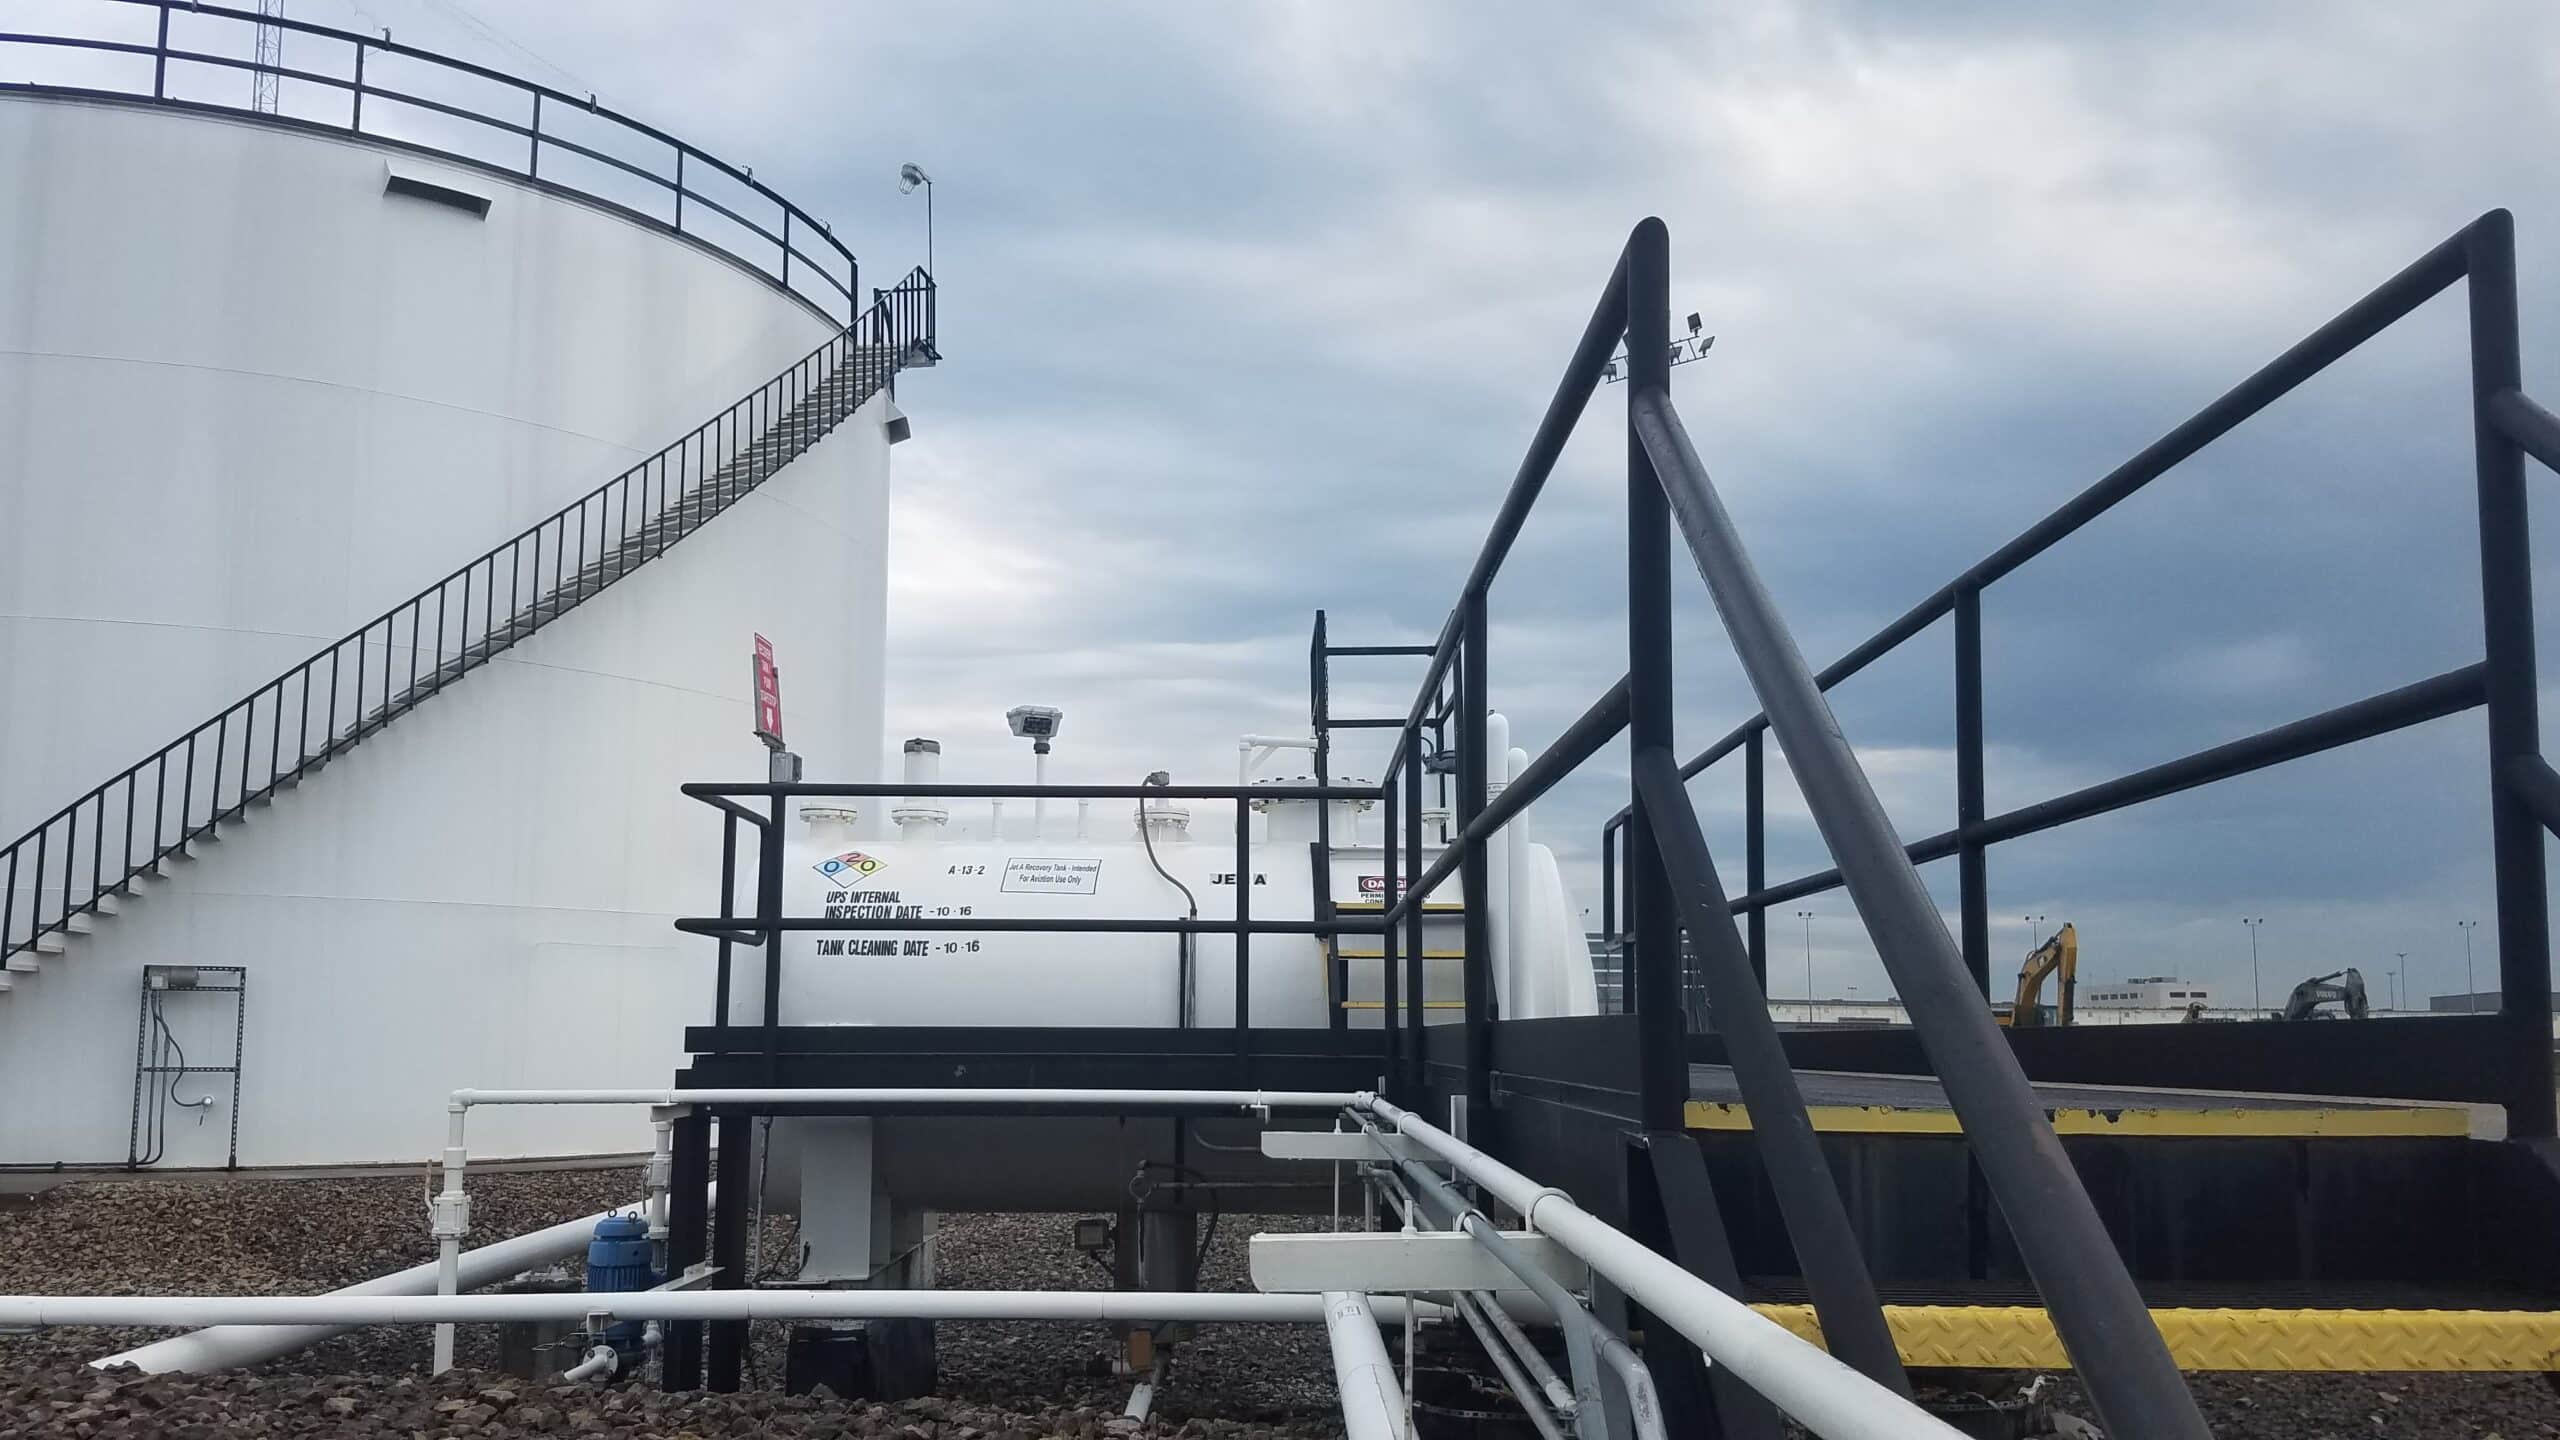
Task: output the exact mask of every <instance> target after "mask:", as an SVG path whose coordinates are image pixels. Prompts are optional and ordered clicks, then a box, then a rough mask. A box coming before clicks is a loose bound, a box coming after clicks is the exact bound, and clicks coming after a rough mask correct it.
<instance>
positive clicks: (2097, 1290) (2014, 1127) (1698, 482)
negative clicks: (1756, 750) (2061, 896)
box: [1628, 266, 2549, 1440]
mask: <svg viewBox="0 0 2560 1440" xmlns="http://www.w3.org/2000/svg"><path fill="white" fill-rule="evenodd" d="M1630 270H1631V272H1632V270H1633V267H1632V266H1631V267H1630ZM1628 307H1629V310H1630V312H1631V313H1637V314H1640V313H1642V310H1641V307H1639V306H1638V304H1637V302H1636V300H1635V299H1634V298H1633V297H1630V298H1629V301H1628ZM1631 355H1632V352H1631ZM1628 389H1629V390H1630V392H1632V393H1631V394H1630V395H1629V397H1628V404H1629V407H1630V409H1631V411H1632V413H1633V421H1634V426H1635V429H1636V430H1637V432H1638V434H1639V436H1640V438H1641V440H1642V443H1643V448H1644V450H1645V451H1646V453H1647V454H1649V455H1650V456H1651V458H1652V462H1653V466H1654V468H1655V470H1656V472H1657V473H1658V474H1659V475H1660V477H1661V483H1662V487H1663V490H1664V492H1665V493H1666V494H1667V495H1668V496H1669V497H1670V502H1671V509H1672V511H1673V512H1674V513H1675V514H1677V516H1678V518H1679V527H1680V531H1681V534H1682V536H1683V537H1684V538H1685V539H1686V540H1687V542H1688V545H1689V550H1690V554H1691V555H1692V557H1693V558H1694V559H1695V560H1696V561H1697V565H1698V572H1699V574H1700V575H1701V576H1702V577H1704V579H1705V580H1706V582H1707V588H1708V590H1709V592H1710V593H1711V594H1712V595H1713V596H1714V599H1715V604H1716V610H1717V613H1718V614H1720V615H1721V616H1722V617H1723V619H1724V624H1725V630H1726V633H1727V634H1728V635H1730V636H1731V637H1732V640H1733V645H1734V651H1735V653H1736V655H1737V656H1739V658H1740V659H1741V661H1742V668H1743V672H1744V674H1746V675H1748V676H1749V677H1750V680H1751V685H1752V689H1753V690H1754V692H1756V693H1757V694H1758V696H1759V698H1760V703H1761V706H1762V708H1763V710H1764V711H1765V712H1766V713H1767V714H1768V716H1769V724H1770V728H1771V729H1772V730H1774V731H1775V732H1776V733H1777V736H1778V743H1779V744H1780V745H1781V746H1782V747H1784V749H1785V751H1786V755H1787V762H1788V765H1789V766H1790V768H1792V769H1793V770H1794V772H1795V776H1796V783H1797V785H1798V786H1799V787H1801V788H1802V790H1803V791H1804V796H1805V802H1806V806H1807V808H1808V809H1810V810H1811V811H1812V812H1813V818H1814V823H1815V825H1816V827H1817V828H1818V829H1819V830H1820V831H1821V833H1822V838H1823V841H1824V843H1826V844H1827V845H1829V846H1830V849H1831V853H1832V855H1833V856H1834V857H1835V858H1837V859H1838V860H1839V862H1840V871H1841V874H1842V876H1843V877H1844V879H1845V881H1846V883H1847V885H1848V888H1849V893H1850V898H1851V899H1852V900H1853V901H1854V902H1855V903H1856V905H1857V907H1858V913H1859V915H1860V917H1861V918H1862V919H1863V920H1864V921H1865V923H1866V928H1867V933H1868V935H1869V936H1870V937H1872V938H1873V939H1874V941H1875V945H1876V949H1877V952H1878V954H1879V955H1880V956H1881V957H1882V959H1883V960H1884V964H1885V969H1886V970H1887V971H1888V972H1889V973H1890V974H1891V975H1892V977H1893V981H1894V986H1895V988H1896V990H1897V991H1898V992H1899V993H1900V995H1901V998H1902V1003H1903V1005H1904V1007H1905V1008H1906V1009H1908V1010H1909V1011H1910V1013H1911V1018H1912V1023H1913V1025H1914V1026H1915V1027H1916V1028H1917V1029H1918V1030H1919V1032H1920V1035H1921V1037H1922V1040H1923V1043H1925V1044H1926V1045H1927V1047H1928V1051H1929V1058H1930V1060H1931V1061H1932V1062H1934V1064H1935V1065H1936V1067H1937V1070H1938V1076H1939V1079H1940V1081H1941V1083H1943V1084H1944V1085H1945V1087H1946V1091H1947V1097H1948V1099H1949V1101H1950V1102H1951V1103H1952V1104H1953V1105H1954V1107H1955V1110H1956V1113H1957V1114H1958V1115H1960V1116H1962V1117H1963V1120H1964V1126H1965V1134H1966V1137H1967V1138H1968V1140H1969V1141H1970V1142H1971V1144H1972V1146H1973V1149H1974V1153H1975V1154H1976V1155H1977V1156H1979V1157H1980V1159H1981V1161H1982V1172H1983V1174H1984V1176H1985V1177H1987V1178H1988V1180H1989V1182H1990V1185H1991V1190H1992V1194H1993V1195H1994V1196H1995V1197H1996V1198H1997V1199H1998V1200H1999V1202H2000V1209H2001V1213H2002V1214H2003V1215H2005V1216H2006V1217H2007V1218H2008V1220H2009V1222H2010V1229H2011V1233H2013V1234H2014V1235H2015V1236H2016V1237H2017V1239H2018V1249H2019V1252H2020V1255H2021V1257H2022V1258H2023V1259H2024V1260H2025V1261H2026V1265H2027V1270H2028V1273H2029V1274H2031V1275H2033V1276H2034V1277H2035V1281H2036V1288H2037V1290H2038V1291H2039V1292H2041V1293H2042V1294H2043V1296H2044V1298H2045V1301H2046V1303H2047V1304H2048V1305H2049V1306H2051V1307H2052V1310H2053V1315H2054V1327H2055V1329H2056V1330H2057V1331H2058V1332H2059V1333H2060V1334H2061V1335H2062V1337H2063V1340H2064V1343H2065V1344H2067V1345H2068V1346H2069V1347H2070V1349H2071V1354H2072V1357H2073V1359H2074V1360H2075V1361H2076V1362H2077V1363H2078V1365H2079V1367H2080V1373H2081V1376H2082V1377H2083V1379H2084V1381H2085V1382H2086V1384H2087V1385H2088V1389H2089V1394H2090V1398H2091V1399H2092V1400H2093V1401H2094V1402H2095V1403H2096V1406H2097V1409H2098V1411H2099V1414H2100V1416H2101V1417H2102V1419H2103V1421H2104V1423H2105V1425H2106V1428H2107V1429H2108V1431H2109V1433H2112V1434H2121V1435H2141V1436H2145V1437H2160V1440H2207V1437H2208V1436H2209V1435H2210V1434H2211V1432H2210V1431H2209V1430H2208V1429H2207V1428H2206V1426H2205V1422H2204V1416H2203V1414H2202V1412H2200V1411H2199V1410H2198V1409H2197V1408H2196V1402H2195V1398H2194V1397H2193V1396H2192V1395H2190V1394H2188V1392H2187V1386H2186V1381H2185V1379H2184V1378H2183V1377H2182V1376H2180V1375H2179V1373H2178V1367H2177V1364H2176V1362H2175V1361H2173V1360H2172V1359H2171V1358H2170V1356H2169V1348H2168V1346H2167V1345H2166V1344H2164V1343H2162V1341H2161V1339H2160V1331H2159V1329H2158V1328H2157V1327H2156V1326H2154V1325H2153V1324H2152V1323H2151V1315H2150V1312H2149V1311H2148V1310H2147V1309H2146V1308H2145V1307H2144V1305H2143V1302H2142V1296H2141V1295H2140V1294H2139V1293H2138V1292H2137V1291H2136V1290H2135V1289H2134V1286H2133V1279H2132V1277H2131V1276H2130V1275H2128V1274H2127V1273H2126V1272H2125V1268H2124V1263H2123V1261H2122V1259H2121V1258H2120V1257H2118V1255H2117V1254H2116V1250H2115V1244H2114V1241H2113V1240H2111V1239H2110V1238H2109V1237H2108V1235H2107V1231H2106V1227H2105V1226H2104V1225H2103V1224H2101V1223H2100V1222H2099V1219H2098V1212H2097V1208H2096V1207H2095V1206H2093V1205H2091V1204H2090V1203H2089V1195H2088V1192H2087V1190H2085V1189H2084V1188H2082V1186H2081V1184H2080V1178H2079V1176H2078V1174H2077V1173H2075V1172H2074V1171H2073V1170H2072V1168H2071V1162H2070V1159H2069V1158H2068V1157H2067V1156H2065V1155H2064V1154H2063V1152H2062V1142H2061V1141H2060V1140H2059V1139H2058V1138H2056V1137H2055V1135H2054V1133H2053V1126H2052V1125H2051V1124H2050V1123H2048V1122H2047V1121H2046V1120H2045V1117H2044V1111H2043V1108H2042V1106H2041V1105H2039V1104H2038V1103H2037V1100H2036V1097H2035V1092H2034V1091H2033V1090H2032V1089H2030V1088H2029V1087H2028V1085H2027V1077H2026V1075H2025V1074H2024V1073H2023V1072H2022V1071H2021V1070H2020V1069H2019V1068H2018V1060H2017V1057H2016V1056H2015V1055H2013V1054H2011V1053H2010V1051H2009V1046H2008V1042H2007V1041H2006V1040H2005V1039H2003V1038H2002V1036H2001V1033H2000V1030H1999V1027H1998V1026H1996V1025H1994V1024H1993V1023H1992V1020H1991V1012H1990V1010H1989V1008H1988V1007H1986V1006H1985V1005H1984V1004H1983V1003H1982V993H1981V991H1979V990H1978V989H1976V988H1975V987H1974V984H1973V981H1972V977H1971V976H1969V975H1967V974H1966V972H1965V966H1964V959H1963V957H1962V956H1961V955H1960V954H1959V953H1957V950H1956V946H1955V941H1954V939H1953V937H1951V936H1950V935H1948V933H1947V928H1946V925H1945V923H1944V922H1943V921H1941V920H1940V919H1939V917H1938V910H1937V905H1936V903H1935V902H1934V901H1932V900H1931V899H1930V898H1929V892H1928V890H1927V889H1926V887H1924V886H1923V885H1922V884H1921V883H1920V873H1919V871H1918V870H1916V869H1914V868H1913V867H1912V864H1911V859H1910V857H1909V856H1908V855H1907V854H1905V853H1904V851H1903V846H1902V841H1901V839H1900V838H1899V837H1898V836H1896V835H1895V834H1894V830H1893V822H1892V821H1891V820H1890V819H1888V818H1887V817H1886V815H1885V813H1884V806H1883V804H1882V803H1881V802H1879V801H1878V800H1877V799H1876V794H1875V789H1874V787H1873V786H1872V785H1870V784H1869V783H1868V781H1867V776H1866V771H1865V770H1864V769H1863V768H1861V767H1860V766H1859V764H1858V758H1857V755H1856V752H1855V751H1853V750H1852V749H1851V748H1850V745H1849V741H1848V738H1847V736H1845V735H1844V734H1842V732H1841V729H1840V722H1839V721H1838V719H1837V718H1835V717H1834V716H1833V715H1832V713H1831V707H1830V705H1829V704H1827V703H1826V702H1825V701H1824V700H1823V698H1822V691H1821V688H1820V686H1819V685H1817V684H1816V683H1815V681H1814V676H1813V672H1812V670H1811V669H1810V668H1809V667H1807V666H1806V664H1805V662H1804V656H1803V654H1802V653H1801V652H1800V651H1798V649H1797V648H1796V643H1795V637H1794V636H1793V635H1792V634H1791V633H1789V631H1788V630H1787V627H1786V623H1785V622H1784V621H1783V620H1781V619H1780V618H1779V616H1778V611H1777V605H1776V603H1775V602H1774V601H1772V600H1771V599H1770V597H1769V592H1768V589H1767V587H1766V586H1764V585H1763V584H1762V583H1761V580H1760V576H1759V573H1758V571H1757V569H1756V568H1755V567H1754V566H1753V565H1752V563H1751V559H1750V556H1749V554H1748V553H1747V552H1746V551H1745V550H1744V549H1743V547H1742V544H1741V541H1740V539H1739V537H1738V536H1737V535H1736V534H1735V532H1734V528H1733V520H1732V517H1731V516H1729V515H1727V514H1726V513H1725V508H1724V502H1723V501H1722V500H1721V499H1720V498H1718V496H1717V495H1716V492H1715V487H1714V485H1713V484H1712V483H1711V482H1710V481H1709V480H1708V478H1707V471H1706V466H1705V465H1704V464H1703V463H1702V462H1701V461H1700V460H1699V459H1698V455H1697V451H1696V449H1695V448H1694V447H1693V446H1692V445H1691V444H1690V443H1689V437H1688V434H1687V432H1686V431H1685V429H1684V428H1683V427H1682V426H1681V424H1680V418H1679V415H1678V414H1677V412H1675V411H1674V410H1673V409H1672V408H1671V397H1670V395H1669V393H1668V391H1667V390H1666V388H1665V387H1664V386H1663V385H1661V384H1659V383H1652V384H1648V383H1647V382H1646V380H1645V379H1644V377H1643V376H1641V375H1639V376H1638V377H1637V378H1636V380H1635V382H1634V383H1633V384H1631V385H1629V387H1628ZM1663 608H1664V612H1665V613H1666V614H1667V612H1668V608H1669V607H1668V606H1667V605H1666V606H1664V607H1663ZM2526 658H2527V663H2528V664H2529V663H2530V658H2531V657H2530V656H2527V657H2526ZM1667 738H1668V737H1665V742H1666V743H1667ZM2533 833H2534V835H2535V837H2536V841H2535V843H2536V846H2537V855H2538V847H2539V843H2540V842H2539V836H2540V834H2541V832H2540V830H2539V829H2538V828H2537V829H2535V831H2534V832H2533ZM2538 876H2539V871H2538V870H2537V879H2538ZM2537 888H2538V887H2537ZM2544 1004H2545V1006H2546V1007H2547V1006H2548V1004H2549V995H2548V992H2547V991H2546V992H2545V994H2544ZM2544 1043H2545V1044H2546V1046H2547V1044H2548V1040H2547V1027H2546V1039H2545V1042H2544ZM1683 1078H1684V1079H1685V1071H1684V1072H1683ZM2545 1101H2546V1104H2547V1102H2548V1096H2547V1094H2546V1096H2545ZM2546 1113H2547V1111H2546ZM1663 1128H1678V1127H1677V1126H1667V1127H1663Z"/></svg>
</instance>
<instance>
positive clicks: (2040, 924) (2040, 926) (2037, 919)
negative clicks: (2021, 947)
mask: <svg viewBox="0 0 2560 1440" xmlns="http://www.w3.org/2000/svg"><path fill="white" fill-rule="evenodd" d="M2018 918H2019V919H2021V920H2024V921H2026V922H2027V929H2028V932H2029V933H2030V934H2031V935H2032V936H2033V937H2034V938H2033V939H2031V940H2029V941H2028V942H2027V946H2028V948H2029V949H2030V950H2036V949H2042V948H2043V946H2044V919H2045V917H2043V916H2042V915H2021V916H2019V917H2018Z"/></svg>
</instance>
